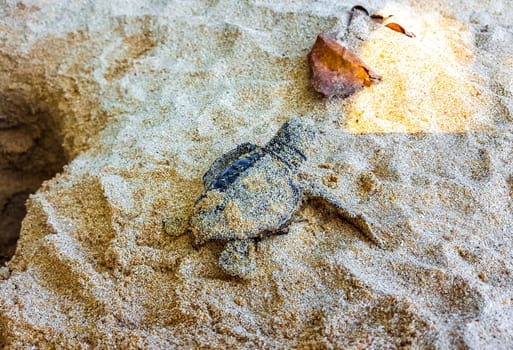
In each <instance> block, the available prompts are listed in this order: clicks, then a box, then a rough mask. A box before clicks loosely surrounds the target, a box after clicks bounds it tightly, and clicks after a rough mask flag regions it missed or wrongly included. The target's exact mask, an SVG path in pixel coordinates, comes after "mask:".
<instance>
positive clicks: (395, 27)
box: [385, 22, 415, 38]
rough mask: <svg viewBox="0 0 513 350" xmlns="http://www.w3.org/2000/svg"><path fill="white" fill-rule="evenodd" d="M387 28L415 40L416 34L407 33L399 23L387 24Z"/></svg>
mask: <svg viewBox="0 0 513 350" xmlns="http://www.w3.org/2000/svg"><path fill="white" fill-rule="evenodd" d="M385 27H388V28H390V29H392V30H395V31H396V32H399V33H403V34H404V35H406V36H409V37H410V38H415V34H413V33H412V32H409V31H407V30H406V29H404V28H403V27H402V26H401V25H399V24H397V23H394V22H390V23H387V24H385Z"/></svg>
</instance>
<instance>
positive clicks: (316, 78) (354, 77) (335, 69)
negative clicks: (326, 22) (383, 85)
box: [308, 33, 381, 98]
mask: <svg viewBox="0 0 513 350" xmlns="http://www.w3.org/2000/svg"><path fill="white" fill-rule="evenodd" d="M308 62H309V65H310V69H311V71H312V77H311V83H312V86H313V88H314V89H315V90H316V91H318V92H320V93H321V94H323V95H325V96H326V97H328V98H330V97H335V96H336V97H348V96H350V95H352V94H353V93H355V92H356V91H357V90H359V89H361V88H362V87H364V86H369V85H371V83H372V80H380V79H381V77H380V76H379V75H377V74H376V73H374V72H373V71H372V69H371V68H369V67H368V66H367V65H366V64H365V63H364V62H363V61H362V60H361V59H360V58H359V57H358V56H357V55H355V54H354V53H353V52H351V51H350V50H349V49H347V48H346V47H344V46H343V45H341V44H339V43H338V42H337V40H336V35H335V34H326V33H321V34H319V35H318V36H317V40H316V42H315V44H314V45H313V47H312V50H311V51H310V53H309V54H308Z"/></svg>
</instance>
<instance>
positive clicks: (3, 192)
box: [0, 91, 67, 266]
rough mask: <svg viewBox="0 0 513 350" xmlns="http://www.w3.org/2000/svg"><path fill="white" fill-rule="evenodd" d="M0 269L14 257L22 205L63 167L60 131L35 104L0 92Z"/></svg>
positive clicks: (64, 158) (63, 156) (15, 93)
mask: <svg viewBox="0 0 513 350" xmlns="http://www.w3.org/2000/svg"><path fill="white" fill-rule="evenodd" d="M0 101H2V103H0V266H2V265H4V264H5V263H6V262H7V261H9V260H10V259H11V258H12V256H13V255H14V252H15V249H16V242H17V241H18V238H19V235H20V229H21V223H22V220H23V218H24V217H25V214H26V209H25V201H26V200H27V198H28V196H29V195H30V193H34V192H35V191H36V190H37V189H38V188H39V187H40V186H41V183H42V182H43V181H45V180H47V179H50V178H52V177H53V176H54V175H55V174H56V173H57V172H59V171H61V170H62V167H63V166H64V164H66V163H67V156H66V154H65V152H64V149H63V148H62V136H61V135H60V129H59V128H57V127H56V125H55V124H54V121H53V119H52V118H51V116H50V114H49V113H47V112H46V111H44V110H40V109H38V108H37V107H34V106H37V101H35V103H31V102H32V101H27V99H26V98H25V97H24V96H22V95H21V94H18V93H17V92H13V91H8V92H3V93H2V92H0Z"/></svg>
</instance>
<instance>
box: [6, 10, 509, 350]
mask: <svg viewBox="0 0 513 350" xmlns="http://www.w3.org/2000/svg"><path fill="white" fill-rule="evenodd" d="M108 3H109V4H107V2H104V1H97V2H96V3H90V4H88V5H86V4H82V5H80V4H79V3H78V2H76V3H75V2H73V3H72V2H70V3H69V4H68V3H66V2H60V3H58V2H49V1H41V0H39V1H37V0H34V1H24V2H23V3H21V2H14V1H4V2H1V3H0V4H1V7H0V18H1V19H0V29H1V31H0V74H1V76H2V79H0V97H2V98H3V99H4V105H5V103H6V102H5V101H14V102H15V103H14V102H13V103H11V104H10V105H9V106H10V107H9V108H4V109H2V110H1V112H2V113H3V114H2V115H1V116H0V117H1V118H0V121H5V120H7V121H8V120H14V119H16V118H21V119H20V120H23V121H24V122H23V123H22V124H23V125H45V127H44V128H41V130H46V132H50V134H51V135H55V136H51V137H49V138H48V139H51V140H54V139H56V140H58V142H60V143H62V147H63V148H62V149H60V148H59V149H58V151H57V152H62V153H63V154H62V156H59V157H57V158H58V159H68V158H69V159H72V161H70V163H69V164H68V165H67V166H65V168H64V170H63V171H62V172H61V173H60V174H58V175H56V176H55V177H54V178H53V179H51V180H49V181H47V182H45V183H44V184H43V185H42V187H41V188H40V189H39V190H38V192H37V193H36V194H34V195H31V197H30V199H29V201H28V213H27V216H26V218H25V220H24V221H23V225H22V234H21V238H20V240H19V242H18V248H17V251H16V255H15V256H14V258H13V260H12V261H11V262H10V263H9V264H8V265H7V268H2V270H1V272H2V273H1V275H2V276H3V277H2V278H3V281H2V282H0V344H2V343H3V344H5V345H6V346H7V348H19V347H30V346H31V345H37V346H38V347H40V348H53V347H55V346H60V347H63V348H80V347H82V348H89V347H103V348H116V347H117V348H129V347H131V348H169V347H172V346H176V347H179V348H184V347H186V348H193V347H198V346H203V347H205V348H225V347H227V346H237V347H244V348H292V347H298V348H308V347H310V348H327V349H329V348H376V349H381V348H408V347H411V348H422V349H424V348H465V347H469V348H474V349H486V348H488V349H501V348H503V349H508V348H513V331H512V329H513V305H512V304H513V254H512V253H511V246H512V245H513V166H512V162H511V160H512V157H513V134H512V130H513V74H512V73H513V68H511V67H513V27H512V25H511V18H510V17H508V15H509V14H511V13H513V3H511V2H510V1H508V0H502V1H472V0H465V1H455V0H454V1H442V0H440V1H426V2H422V4H421V5H419V4H416V2H415V1H411V2H408V1H404V2H390V1H371V2H369V3H367V4H366V5H367V6H368V8H369V9H373V10H374V11H375V12H380V13H382V14H384V15H388V14H393V15H394V16H395V19H396V21H397V22H398V23H401V24H402V25H403V26H404V27H406V28H408V30H410V31H412V32H414V33H415V34H416V38H408V37H406V36H403V35H401V34H399V33H396V32H393V31H391V30H389V29H387V28H385V27H378V28H377V29H375V30H374V31H372V33H370V36H369V37H368V38H367V39H366V40H365V41H361V42H354V43H353V44H354V47H353V49H354V50H355V51H356V52H357V53H358V54H360V55H361V57H362V58H363V59H364V60H365V62H366V63H367V64H369V65H370V66H371V67H373V68H374V69H375V70H376V71H377V72H379V73H380V74H381V75H382V76H383V80H382V82H381V83H379V84H375V85H373V86H371V87H369V88H366V89H364V90H362V91H360V92H359V93H357V94H356V95H354V96H353V97H351V98H349V99H347V100H340V99H332V100H329V101H327V100H324V99H322V98H321V97H320V96H318V95H317V94H316V93H315V92H314V91H312V89H311V88H310V87H309V85H308V77H309V74H308V67H307V65H306V54H307V53H308V51H309V49H310V47H311V45H312V44H313V42H314V41H315V38H316V35H317V34H318V33H319V32H321V31H334V30H344V28H345V25H346V23H347V13H348V10H349V9H350V8H351V6H352V5H354V3H353V2H349V1H327V0H326V1H295V2H289V1H235V0H234V1H230V0H226V1H184V2H180V1H176V2H169V3H167V2H163V1H162V2H157V1H146V2H144V1H135V0H134V1H110V2H108ZM0 103H1V102H0ZM13 106H14V107H13ZM13 110H14V111H18V112H13ZM19 110H21V111H25V112H23V113H21V112H19ZM28 115H30V116H31V117H30V118H29V117H27V116H28ZM34 116H35V117H34ZM293 116H301V117H303V118H306V119H309V120H311V121H312V122H313V123H315V124H316V125H317V126H318V127H319V128H321V129H323V130H324V131H323V133H322V135H321V136H322V143H321V144H322V146H321V147H319V149H318V150H317V152H316V153H315V155H314V156H312V157H311V158H310V159H309V160H308V162H307V164H305V166H304V167H303V169H302V170H301V172H302V176H303V177H304V178H308V179H310V180H311V181H313V182H315V183H318V184H322V185H323V186H325V188H326V189H327V191H329V193H330V194H331V195H332V196H335V197H336V198H338V199H339V200H340V201H343V202H344V203H346V205H348V206H350V207H351V208H353V209H354V210H355V211H360V212H362V213H365V215H367V216H369V217H371V218H372V219H373V220H374V222H375V223H376V225H378V226H379V227H380V228H381V229H382V230H383V231H384V232H386V234H385V236H384V238H385V239H386V242H387V245H386V248H385V249H381V248H378V247H377V246H376V245H375V244H373V243H372V242H371V241H369V240H367V239H366V238H365V236H363V235H362V234H361V233H359V232H358V231H357V230H355V229H354V228H353V227H352V226H350V225H349V224H347V223H346V222H344V221H343V220H341V219H340V218H339V217H338V216H337V215H336V213H335V211H334V210H333V208H332V207H330V206H329V205H326V204H325V203H323V202H321V201H308V202H306V203H305V204H304V206H303V207H302V209H301V210H300V211H299V212H298V213H297V219H296V220H294V222H293V223H292V224H291V226H290V230H289V234H287V235H281V236H276V237H272V238H269V239H265V240H263V241H262V242H260V243H259V245H258V270H257V273H256V277H255V278H253V279H251V280H247V281H243V280H237V279H234V278H229V277H228V276H227V275H225V274H224V273H223V272H222V271H221V269H220V268H219V265H218V262H217V260H218V256H219V253H220V251H221V249H222V244H218V243H215V242H213V243H209V244H207V245H205V246H203V247H201V248H199V249H194V248H193V247H192V246H191V244H190V241H189V239H188V237H187V236H180V237H172V236H170V235H167V234H166V233H165V232H164V230H163V227H162V220H163V219H165V218H167V219H169V220H171V222H174V223H176V227H177V230H179V229H180V228H181V227H183V225H184V222H186V219H187V217H188V216H189V215H190V212H191V210H192V206H193V204H194V201H195V199H196V198H197V196H198V195H199V194H200V193H201V191H202V190H203V185H202V182H201V176H202V175H203V173H204V172H205V171H206V170H207V169H208V167H209V165H210V164H211V162H212V161H213V160H214V159H216V158H217V157H218V156H220V155H221V154H223V153H224V152H226V151H228V150H230V149H232V148H233V147H235V146H236V145H237V144H239V143H241V142H244V141H250V142H254V143H256V144H265V143H266V142H267V141H268V140H269V138H270V137H272V135H273V134H274V133H275V132H276V130H277V129H278V128H279V126H280V125H281V124H282V123H283V122H284V121H286V120H287V119H288V118H290V117H293ZM16 120H17V119H16ZM30 123H32V124H30ZM9 127H11V126H9ZM31 127H33V126H31ZM0 128H2V130H4V129H5V130H8V126H7V124H5V125H4V124H0ZM27 128H28V126H27ZM30 130H33V129H30ZM48 130H50V131H48ZM2 132H4V131H2ZM26 134H29V135H36V134H37V133H28V132H27V133H26ZM31 137H32V139H37V137H36V136H31ZM43 139H44V138H43ZM4 140H7V139H4ZM36 143H37V142H36ZM0 145H1V146H2V147H4V148H6V149H7V148H9V147H10V148H9V149H15V148H13V145H15V144H14V141H13V143H9V142H4V143H0ZM45 149H54V148H52V147H50V146H48V147H47V148H45ZM11 153H13V152H11ZM11 153H10V154H11ZM14 153H15V156H16V157H18V155H19V154H22V153H23V150H22V151H20V152H18V153H16V152H14ZM5 154H6V152H5V150H4V149H3V152H2V153H0V157H4V155H5ZM38 154H39V153H38ZM16 157H14V158H13V159H15V160H16V159H18V158H16ZM4 158H5V157H4ZM4 158H2V159H1V160H3V159H4ZM36 158H37V157H36ZM5 159H7V158H5ZM9 159H11V158H9ZM20 159H21V160H18V163H16V164H25V163H23V162H24V161H25V159H23V158H20ZM52 159H53V160H54V161H55V157H54V158H52V157H49V156H48V154H47V153H45V152H42V153H41V154H40V156H39V158H37V161H40V162H47V163H48V164H54V163H52V162H51V161H52ZM34 161H35V160H34ZM3 164H8V165H6V166H5V167H7V166H9V164H12V162H11V163H9V162H2V161H0V165H3ZM25 165H26V164H25ZM13 168H16V170H17V171H18V170H20V169H18V168H20V167H19V166H14V167H13ZM21 171H22V172H23V171H25V170H24V168H23V167H21ZM26 171H27V172H30V170H26ZM2 174H3V173H2ZM2 174H0V176H4V175H2ZM0 179H6V177H1V178H0ZM27 181H28V180H27ZM13 183H14V182H13ZM20 183H21V182H20ZM15 185H16V186H18V187H20V188H21V187H23V185H20V184H18V183H16V184H15ZM13 186H14V185H13ZM13 192H14V190H13Z"/></svg>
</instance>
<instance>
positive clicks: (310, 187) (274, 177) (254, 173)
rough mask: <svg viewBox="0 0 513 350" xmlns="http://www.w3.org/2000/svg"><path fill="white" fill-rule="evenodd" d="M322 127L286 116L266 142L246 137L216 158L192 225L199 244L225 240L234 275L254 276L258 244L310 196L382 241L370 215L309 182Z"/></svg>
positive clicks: (279, 230) (225, 262)
mask: <svg viewBox="0 0 513 350" xmlns="http://www.w3.org/2000/svg"><path fill="white" fill-rule="evenodd" d="M316 141H317V133H316V132H315V130H314V128H313V127H312V126H311V125H308V124H307V123H305V122H304V121H302V120H301V119H299V118H293V119H291V120H289V121H288V122H286V123H285V124H284V125H283V126H282V127H281V128H280V130H279V131H278V132H277V134H276V135H275V136H274V137H273V138H272V139H271V140H270V141H269V143H268V144H267V145H265V146H263V147H259V146H256V145H253V144H251V143H244V144H241V145H239V146H238V147H236V148H235V149H233V150H232V151H230V152H228V153H226V154H224V155H223V156H221V157H219V158H218V159H216V160H215V161H214V163H213V164H212V166H211V167H210V169H209V170H208V171H207V172H206V173H205V175H204V176H203V183H204V185H205V191H204V192H203V193H202V194H201V196H200V197H199V198H198V200H197V201H196V203H195V206H194V211H193V214H192V216H191V218H190V221H189V229H190V233H191V235H192V239H193V244H194V245H195V246H200V245H203V244H204V243H206V242H208V241H210V240H222V241H226V242H227V243H226V246H225V248H224V250H223V252H222V253H221V256H220V258H219V263H220V265H221V267H222V268H223V269H224V271H225V272H227V273H228V274H230V275H232V276H238V277H241V278H249V277H251V275H252V272H253V271H254V270H255V268H256V261H255V255H256V244H257V242H258V241H259V240H260V239H262V238H265V237H269V236H273V235H277V234H283V233H284V229H285V228H286V227H287V226H288V224H289V223H290V221H291V218H292V216H293V214H294V213H295V212H296V211H297V210H298V209H299V207H300V206H301V203H302V202H303V200H304V199H305V198H311V197H318V198H323V199H325V200H327V201H328V202H329V203H331V204H333V205H334V206H335V207H336V208H338V211H339V213H340V214H341V215H342V216H343V217H344V218H345V219H346V220H348V221H349V222H350V223H351V224H353V225H354V226H356V227H357V228H358V229H359V230H360V231H362V232H363V233H365V234H366V235H367V236H368V237H370V238H371V240H373V241H374V242H376V243H378V242H379V241H378V240H377V239H376V236H375V235H374V233H373V230H372V228H371V226H370V225H369V221H368V220H367V218H363V217H362V216H361V215H357V214H355V213H353V212H352V211H351V210H348V209H346V208H344V206H343V205H342V204H341V203H340V202H339V201H338V200H336V199H335V198H333V197H332V196H330V195H328V194H327V193H326V191H325V190H324V188H323V187H322V186H319V185H317V184H310V183H306V182H305V180H302V179H300V178H299V176H298V173H299V172H298V171H299V168H300V167H301V166H302V165H303V164H304V163H305V161H306V160H307V159H308V156H309V155H310V154H311V153H312V152H313V151H314V150H315V144H316V143H317V142H316Z"/></svg>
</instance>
